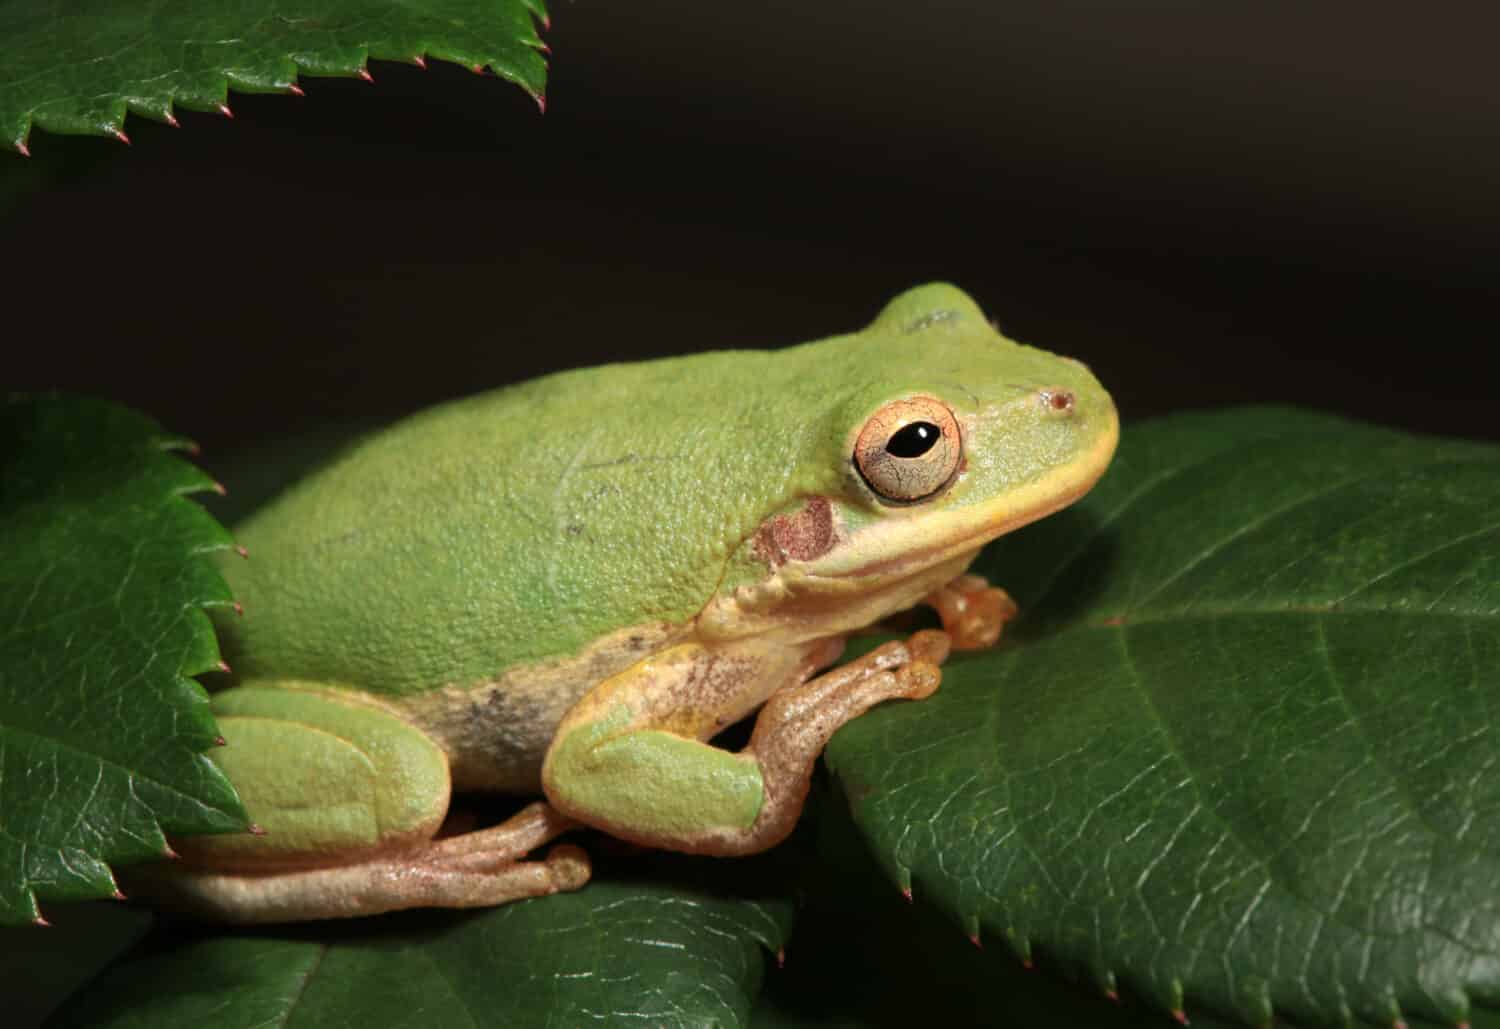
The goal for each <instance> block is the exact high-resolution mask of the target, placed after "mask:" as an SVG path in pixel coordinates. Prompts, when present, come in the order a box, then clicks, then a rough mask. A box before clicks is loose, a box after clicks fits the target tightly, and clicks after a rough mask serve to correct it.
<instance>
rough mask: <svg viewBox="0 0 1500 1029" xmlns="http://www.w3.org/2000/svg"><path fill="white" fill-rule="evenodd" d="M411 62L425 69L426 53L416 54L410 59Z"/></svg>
mask: <svg viewBox="0 0 1500 1029" xmlns="http://www.w3.org/2000/svg"><path fill="white" fill-rule="evenodd" d="M411 63H412V64H415V65H416V66H417V67H418V68H421V69H422V70H423V71H426V70H427V55H426V54H417V55H416V56H414V57H413V58H412V59H411Z"/></svg>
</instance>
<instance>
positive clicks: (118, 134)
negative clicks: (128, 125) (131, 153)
mask: <svg viewBox="0 0 1500 1029" xmlns="http://www.w3.org/2000/svg"><path fill="white" fill-rule="evenodd" d="M110 135H111V136H114V137H115V138H116V139H118V140H119V141H120V142H121V143H124V144H125V145H126V146H129V145H130V137H129V136H127V135H125V130H124V129H112V130H110Z"/></svg>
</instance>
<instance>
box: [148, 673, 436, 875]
mask: <svg viewBox="0 0 1500 1029" xmlns="http://www.w3.org/2000/svg"><path fill="white" fill-rule="evenodd" d="M213 710H214V714H215V715H216V716H217V718H218V720H219V728H220V731H221V732H222V733H223V734H224V739H225V742H226V745H225V746H223V747H221V748H219V749H217V750H215V751H213V752H212V753H211V754H210V755H209V756H210V757H211V758H212V759H213V761H214V762H215V763H216V764H217V765H218V766H219V767H220V768H221V769H222V770H223V771H224V773H225V774H226V775H228V777H229V780H230V782H232V783H233V784H234V786H235V789H236V790H238V791H239V794H240V798H241V799H242V800H243V801H244V803H245V808H246V811H247V812H248V813H249V815H250V819H251V821H252V822H254V823H255V824H256V826H258V827H259V828H260V829H262V830H264V833H263V835H250V834H234V835H224V836H194V837H187V838H182V839H178V840H174V843H175V844H176V845H177V849H178V851H179V852H180V853H181V854H182V855H183V856H184V858H187V859H188V860H189V861H190V862H196V861H197V860H199V859H202V860H204V861H209V862H211V863H212V864H213V865H214V866H215V867H218V868H221V869H233V868H243V869H250V870H254V869H267V868H274V867H308V866H316V865H318V864H322V863H345V862H347V861H348V860H349V858H350V856H351V854H358V853H363V852H374V851H386V850H394V849H399V848H401V847H405V846H409V845H411V844H413V843H417V842H420V841H422V840H426V839H430V838H431V837H432V835H433V834H434V833H435V832H437V829H438V827H439V826H440V825H441V824H442V821H443V817H444V815H445V814H446V812H447V810H448V799H449V792H450V785H449V776H448V760H447V757H446V755H444V753H443V751H442V750H441V749H440V748H439V747H438V746H437V744H435V743H434V742H433V741H432V740H431V739H429V738H428V737H427V736H426V735H424V734H423V733H422V732H421V731H420V730H418V729H416V728H414V727H413V726H411V725H408V724H407V723H405V722H403V721H401V720H400V719H398V718H396V717H394V716H393V715H390V714H387V713H386V712H384V711H382V710H379V709H378V708H374V707H370V706H367V705H364V704H360V703H358V702H354V701H347V700H344V699H342V698H340V697H339V695H338V694H337V693H336V692H334V691H323V692H316V691H313V690H308V689H300V688H284V687H276V686H244V687H240V688H237V689H232V690H228V691H226V692H224V693H220V694H217V695H216V696H215V697H214V699H213Z"/></svg>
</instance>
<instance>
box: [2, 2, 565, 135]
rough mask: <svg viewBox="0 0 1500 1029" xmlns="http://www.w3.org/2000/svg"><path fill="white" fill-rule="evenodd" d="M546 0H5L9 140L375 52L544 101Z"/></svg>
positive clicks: (362, 60)
mask: <svg viewBox="0 0 1500 1029" xmlns="http://www.w3.org/2000/svg"><path fill="white" fill-rule="evenodd" d="M533 15H535V16H537V17H540V18H542V19H544V20H545V18H546V12H545V9H544V7H543V5H542V0H403V2H400V3H396V2H391V0H363V2H360V0H296V2H293V3H290V4H289V3H285V2H276V3H273V2H269V0H259V2H249V3H237V4H224V3H220V2H216V0H197V2H189V3H165V2H160V0H158V2H146V3H141V2H139V0H0V54H3V60H0V140H4V141H5V142H6V143H8V144H9V145H11V146H13V147H15V148H16V149H17V150H19V151H20V152H22V153H26V152H27V149H26V140H27V137H28V135H29V133H30V131H31V126H32V124H33V123H34V124H37V125H40V126H41V127H42V128H44V129H48V130H49V131H52V132H67V133H77V134H93V135H104V136H118V137H121V138H123V126H124V122H125V112H126V111H127V110H128V111H132V112H134V113H136V114H140V115H145V116H146V117H148V118H154V119H156V120H157V121H165V122H172V121H173V120H174V119H173V115H172V111H173V108H174V107H175V106H178V105H180V106H182V107H185V108H187V109H189V110H196V111H215V110H223V111H225V113H227V112H228V108H227V106H226V104H227V100H228V91H229V89H231V88H232V89H237V90H241V91H244V92H252V93H286V92H293V91H294V87H295V84H296V82H297V77H298V75H299V74H301V73H303V72H306V73H308V74H310V75H341V76H354V75H359V74H361V73H362V72H364V70H365V65H366V63H367V62H368V60H369V59H370V58H380V59H387V60H395V61H421V60H423V59H424V58H425V57H428V56H430V57H435V58H439V59H442V60H446V61H454V62H456V63H459V64H462V65H465V66H467V67H472V68H476V69H481V68H485V67H488V68H490V69H492V70H493V71H494V73H495V74H496V75H499V76H500V77H501V78H504V79H508V80H510V81H511V82H514V83H516V84H517V85H519V86H521V88H523V89H525V90H526V91H527V92H528V93H530V94H531V95H532V96H533V97H535V98H536V99H537V101H538V103H540V102H542V93H543V90H544V88H545V86H546V63H545V61H544V59H543V57H542V55H541V51H542V50H544V49H545V47H544V45H543V44H542V42H541V40H540V39H539V38H538V37H537V35H536V30H535V27H534V26H533V24H532V16H533Z"/></svg>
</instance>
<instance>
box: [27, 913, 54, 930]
mask: <svg viewBox="0 0 1500 1029" xmlns="http://www.w3.org/2000/svg"><path fill="white" fill-rule="evenodd" d="M31 924H32V925H34V926H36V927H37V928H38V929H51V928H52V923H51V922H49V921H47V920H46V919H45V918H43V917H42V916H41V915H37V916H36V917H35V918H33V919H32V920H31Z"/></svg>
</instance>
